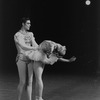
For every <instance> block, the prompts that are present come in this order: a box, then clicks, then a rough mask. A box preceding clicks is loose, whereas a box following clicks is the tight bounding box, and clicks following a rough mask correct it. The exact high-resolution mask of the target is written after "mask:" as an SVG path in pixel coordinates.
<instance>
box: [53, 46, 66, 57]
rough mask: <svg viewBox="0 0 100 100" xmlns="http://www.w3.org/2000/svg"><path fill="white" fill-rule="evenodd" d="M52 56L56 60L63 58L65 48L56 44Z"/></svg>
mask: <svg viewBox="0 0 100 100" xmlns="http://www.w3.org/2000/svg"><path fill="white" fill-rule="evenodd" d="M53 54H55V55H56V56H57V57H58V58H60V57H63V56H64V55H65V54H66V47H65V46H62V45H60V44H57V45H56V46H55V48H54V50H53Z"/></svg>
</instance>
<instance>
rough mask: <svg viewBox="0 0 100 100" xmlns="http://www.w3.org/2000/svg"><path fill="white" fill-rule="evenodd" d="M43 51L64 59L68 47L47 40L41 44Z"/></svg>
mask: <svg viewBox="0 0 100 100" xmlns="http://www.w3.org/2000/svg"><path fill="white" fill-rule="evenodd" d="M40 48H41V49H42V51H43V52H44V53H45V54H47V56H49V55H50V54H54V55H55V56H57V57H58V58H60V57H63V56H64V55H65V54H66V47H65V46H62V45H60V44H56V43H53V42H52V41H48V40H45V41H43V42H42V43H41V44H40Z"/></svg>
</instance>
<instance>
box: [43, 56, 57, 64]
mask: <svg viewBox="0 0 100 100" xmlns="http://www.w3.org/2000/svg"><path fill="white" fill-rule="evenodd" d="M57 60H58V58H57V57H56V56H55V55H52V54H51V56H49V58H48V57H47V56H45V59H44V63H46V64H50V65H53V64H54V63H55V62H57Z"/></svg>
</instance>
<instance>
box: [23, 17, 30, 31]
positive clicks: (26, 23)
mask: <svg viewBox="0 0 100 100" xmlns="http://www.w3.org/2000/svg"><path fill="white" fill-rule="evenodd" d="M30 26H31V21H30V19H29V18H22V27H23V28H24V29H25V30H30Z"/></svg>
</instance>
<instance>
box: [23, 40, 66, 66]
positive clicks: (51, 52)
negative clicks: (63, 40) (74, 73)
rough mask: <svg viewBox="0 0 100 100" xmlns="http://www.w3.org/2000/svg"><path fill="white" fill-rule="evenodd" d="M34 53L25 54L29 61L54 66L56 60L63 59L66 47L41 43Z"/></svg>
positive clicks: (53, 43)
mask: <svg viewBox="0 0 100 100" xmlns="http://www.w3.org/2000/svg"><path fill="white" fill-rule="evenodd" d="M38 48H39V49H37V50H36V51H34V50H30V51H26V52H25V54H26V56H28V58H29V59H31V60H34V61H42V62H43V63H46V64H54V63H55V62H57V60H58V58H60V57H63V56H64V55H65V53H66V47H65V46H62V45H60V44H58V43H55V42H53V41H49V40H45V41H43V42H42V43H41V44H40V45H39V47H38Z"/></svg>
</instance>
